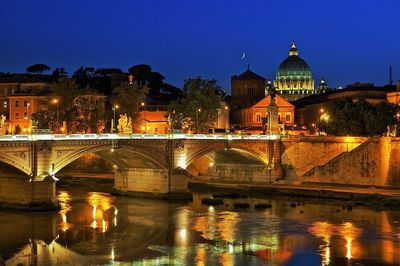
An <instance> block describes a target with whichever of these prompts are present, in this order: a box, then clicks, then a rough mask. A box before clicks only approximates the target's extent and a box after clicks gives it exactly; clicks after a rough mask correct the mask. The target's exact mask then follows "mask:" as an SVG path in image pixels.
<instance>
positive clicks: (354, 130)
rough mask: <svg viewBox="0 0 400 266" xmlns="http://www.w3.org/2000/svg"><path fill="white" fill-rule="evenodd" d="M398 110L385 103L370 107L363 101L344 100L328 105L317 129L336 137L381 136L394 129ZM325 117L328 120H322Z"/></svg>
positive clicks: (370, 105)
mask: <svg viewBox="0 0 400 266" xmlns="http://www.w3.org/2000/svg"><path fill="white" fill-rule="evenodd" d="M398 110H399V109H398V107H397V106H395V105H392V104H388V103H386V102H382V103H380V104H378V105H372V104H370V103H368V102H367V101H365V100H363V99H360V100H352V99H350V98H346V99H342V100H338V101H334V102H331V103H330V104H328V106H327V108H326V113H323V114H321V119H320V121H319V122H318V128H319V129H320V130H321V131H325V132H327V133H328V134H332V135H338V136H346V135H353V136H381V135H383V134H385V133H386V132H388V131H392V130H394V128H395V127H396V123H397V120H396V113H397V112H398ZM327 115H328V117H329V120H327V119H324V118H325V117H327Z"/></svg>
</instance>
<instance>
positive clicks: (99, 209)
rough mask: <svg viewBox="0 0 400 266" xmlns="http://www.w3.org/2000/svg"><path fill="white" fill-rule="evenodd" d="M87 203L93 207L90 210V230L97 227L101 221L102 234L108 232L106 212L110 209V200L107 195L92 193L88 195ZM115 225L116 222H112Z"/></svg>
mask: <svg viewBox="0 0 400 266" xmlns="http://www.w3.org/2000/svg"><path fill="white" fill-rule="evenodd" d="M87 201H88V203H89V204H90V205H91V206H92V207H93V210H92V219H93V221H92V223H91V224H90V226H91V227H92V228H97V227H98V221H101V229H102V232H103V233H104V232H106V231H107V230H108V224H109V223H108V221H106V219H105V217H107V216H106V213H105V212H106V211H107V210H109V209H110V208H111V207H112V198H111V197H110V196H109V195H106V194H103V193H98V192H92V193H89V197H88V198H87ZM114 223H115V224H116V221H115V222H114Z"/></svg>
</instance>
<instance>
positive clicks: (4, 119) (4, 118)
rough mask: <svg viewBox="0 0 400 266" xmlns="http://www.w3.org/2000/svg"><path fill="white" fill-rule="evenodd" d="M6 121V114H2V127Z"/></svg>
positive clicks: (0, 119) (0, 124) (0, 121)
mask: <svg viewBox="0 0 400 266" xmlns="http://www.w3.org/2000/svg"><path fill="white" fill-rule="evenodd" d="M5 121H6V116H5V115H3V114H2V115H1V116H0V128H3V127H4V124H5Z"/></svg>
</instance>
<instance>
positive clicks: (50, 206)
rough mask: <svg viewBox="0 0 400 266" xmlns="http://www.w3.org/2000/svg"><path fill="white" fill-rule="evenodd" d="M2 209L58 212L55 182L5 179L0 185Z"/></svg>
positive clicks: (49, 180) (23, 178)
mask: <svg viewBox="0 0 400 266" xmlns="http://www.w3.org/2000/svg"><path fill="white" fill-rule="evenodd" d="M0 207H2V208H10V209H19V210H25V211H48V210H56V209H57V208H58V203H57V200H56V186H55V181H54V180H53V179H52V178H51V177H48V178H45V179H43V180H42V181H34V180H32V179H27V178H26V176H23V177H3V178H1V185H0Z"/></svg>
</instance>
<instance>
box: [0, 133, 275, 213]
mask: <svg viewBox="0 0 400 266" xmlns="http://www.w3.org/2000/svg"><path fill="white" fill-rule="evenodd" d="M279 143H280V142H279V140H278V138H277V137H276V136H236V135H226V136H225V135H184V134H174V135H172V134H171V135H135V134H134V135H117V134H104V135H96V134H87V135H16V136H2V137H0V161H1V162H3V163H5V164H8V165H10V166H13V167H14V168H16V169H18V170H19V171H21V172H22V173H21V175H20V176H19V177H18V178H16V177H8V176H3V177H1V178H2V179H7V180H4V181H2V182H1V183H0V203H2V204H3V205H6V206H7V205H13V206H14V205H17V206H24V208H25V207H29V208H34V206H43V205H46V206H53V205H54V204H53V203H54V201H55V181H56V180H57V178H56V176H57V172H59V171H60V170H61V169H62V168H63V167H65V166H66V165H68V164H70V163H71V162H73V161H75V160H76V159H78V158H80V157H82V156H84V155H85V154H88V153H94V154H97V155H99V156H101V157H102V158H104V159H105V160H107V161H109V162H111V163H112V164H113V165H114V166H115V168H116V170H115V189H116V190H117V191H119V192H121V193H134V194H142V193H151V194H153V195H157V196H170V195H171V194H173V193H181V192H184V191H186V182H185V180H186V178H187V177H188V172H187V171H186V169H187V168H188V167H189V166H190V165H191V164H192V163H193V162H195V161H196V160H197V159H199V158H200V157H202V156H205V155H207V154H210V153H212V152H216V151H220V150H224V151H227V152H228V154H229V152H232V153H235V152H239V153H241V154H246V155H247V156H250V157H253V158H255V159H257V160H258V161H260V162H261V163H262V164H264V165H265V167H266V168H268V169H269V171H270V173H269V175H271V173H272V175H274V178H279V176H280V172H279V169H280V167H279V164H280V145H279ZM228 157H229V156H228ZM268 180H271V176H269V179H267V174H265V180H264V182H268ZM5 181H6V182H5ZM261 182H263V180H261Z"/></svg>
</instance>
